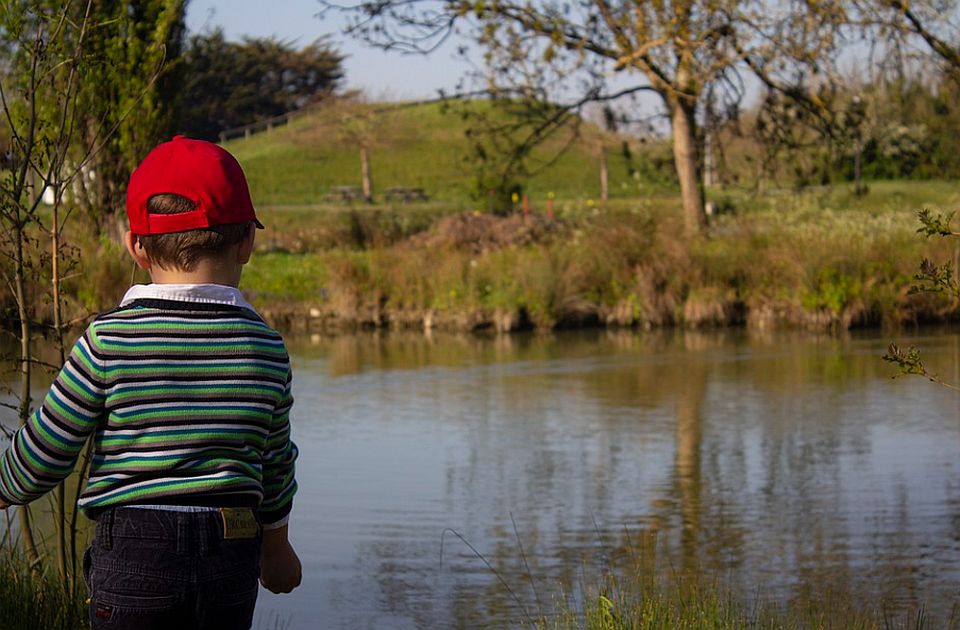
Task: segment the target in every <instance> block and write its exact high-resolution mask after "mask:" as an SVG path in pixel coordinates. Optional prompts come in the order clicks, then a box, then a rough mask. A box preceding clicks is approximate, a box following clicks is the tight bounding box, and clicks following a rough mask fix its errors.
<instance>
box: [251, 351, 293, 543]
mask: <svg viewBox="0 0 960 630" xmlns="http://www.w3.org/2000/svg"><path fill="white" fill-rule="evenodd" d="M292 380H293V376H292V373H291V372H290V371H289V369H288V371H287V383H286V386H285V387H284V390H283V395H282V396H281V398H280V401H279V402H278V403H277V407H276V408H275V409H274V412H273V419H272V424H271V427H270V433H269V435H268V436H267V444H266V447H265V448H264V452H263V503H262V504H261V505H260V521H261V523H263V526H264V528H266V529H271V528H273V527H279V526H281V525H283V524H285V523H286V522H287V518H288V515H289V514H290V510H291V509H292V508H293V495H294V493H296V491H297V482H296V479H295V478H294V462H295V461H296V459H297V446H296V444H294V443H293V441H292V440H291V439H290V409H291V407H293V396H292V395H291V393H290V390H291V383H292Z"/></svg>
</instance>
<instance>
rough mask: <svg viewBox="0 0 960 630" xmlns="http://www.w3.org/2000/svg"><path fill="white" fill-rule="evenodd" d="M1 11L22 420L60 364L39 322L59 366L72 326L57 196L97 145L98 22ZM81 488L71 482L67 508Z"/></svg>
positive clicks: (62, 522) (1, 179)
mask: <svg viewBox="0 0 960 630" xmlns="http://www.w3.org/2000/svg"><path fill="white" fill-rule="evenodd" d="M3 8H4V11H2V12H0V42H2V43H0V47H2V48H3V50H4V51H5V52H6V53H7V56H6V57H5V58H4V66H3V70H2V72H0V105H2V107H0V120H2V121H3V127H4V128H5V129H6V134H5V138H6V142H7V147H6V151H7V159H6V160H5V161H4V164H3V165H2V166H0V228H2V229H0V274H2V276H3V278H4V280H5V281H6V282H5V284H6V286H7V287H9V290H10V293H11V295H12V302H13V303H14V305H15V313H12V314H11V315H13V317H12V318H11V319H14V320H15V321H17V322H18V324H19V325H18V326H17V327H16V329H15V330H13V331H11V332H12V333H13V335H14V336H15V337H16V339H17V341H18V348H17V354H16V356H15V358H14V362H15V364H16V366H17V371H18V373H19V391H18V392H16V393H15V398H16V401H17V404H15V405H10V404H6V403H4V404H3V405H2V406H3V407H4V408H7V409H10V410H12V411H14V412H15V413H16V416H17V419H18V420H19V422H20V423H21V424H22V423H24V422H26V421H27V420H28V418H29V417H30V415H31V413H32V400H31V395H30V393H31V387H32V383H33V375H34V371H35V370H36V369H37V368H38V367H58V366H49V365H45V364H43V363H42V362H41V361H39V360H38V359H37V357H36V356H35V354H34V352H33V341H34V337H35V335H36V332H37V330H38V329H39V328H43V329H44V332H45V333H47V334H48V335H50V336H51V337H52V339H53V340H54V342H55V343H56V345H57V347H58V350H59V358H60V363H61V364H62V363H63V360H64V358H65V346H64V333H65V329H66V328H67V326H68V325H69V324H68V323H67V322H64V320H63V313H62V299H61V292H60V284H61V282H62V279H63V274H64V272H63V266H64V262H66V261H65V259H66V258H67V256H66V255H65V253H64V247H63V242H62V234H63V229H64V225H65V223H66V220H67V218H68V215H69V212H63V210H64V208H63V201H64V193H65V191H67V190H69V189H70V188H71V187H72V186H73V184H74V183H75V182H76V181H77V180H78V178H79V176H80V173H81V171H82V169H83V167H84V162H71V156H75V155H86V156H88V158H89V157H90V156H92V155H94V154H95V152H96V150H95V149H94V148H91V147H86V148H85V149H83V150H81V146H82V136H83V131H84V121H85V116H86V112H85V111H84V110H83V104H84V99H83V90H84V86H83V84H82V80H83V77H84V76H85V73H86V72H87V71H89V70H90V67H89V64H90V63H92V62H93V58H92V57H91V56H90V54H89V53H90V50H91V49H92V48H94V46H93V37H94V32H95V31H96V27H97V22H95V21H94V18H93V15H94V8H95V7H94V1H93V0H86V1H83V2H53V1H50V0H31V1H30V2H18V3H16V4H13V3H7V4H6V5H4V6H3ZM110 135H111V132H110V131H109V130H105V131H102V132H101V133H98V134H97V136H98V137H99V138H107V137H109V136H110ZM45 190H52V191H53V204H52V206H51V207H50V208H49V213H48V212H41V211H40V204H41V199H42V197H43V192H44V191H45ZM44 287H46V289H45V288H44ZM41 296H42V297H41ZM44 298H49V302H50V305H51V311H52V313H51V315H52V323H51V322H49V321H47V322H43V323H41V322H38V321H37V320H38V319H39V317H38V315H39V313H38V310H39V309H38V304H42V303H43V302H45V301H46V300H45V299H44ZM11 393H13V392H11ZM86 461H89V458H87V459H86V460H85V463H86ZM85 463H84V465H85ZM82 475H83V473H82V472H81V476H82ZM80 487H81V485H80V484H77V489H76V494H75V495H74V497H73V498H72V505H75V504H76V499H77V495H78V494H79V492H80ZM54 496H55V500H54V507H55V509H54V525H55V528H56V545H55V551H56V558H57V572H58V574H59V576H60V578H61V580H62V586H63V589H64V592H65V593H66V594H67V595H68V596H69V597H71V598H72V597H76V594H77V593H78V590H79V584H80V583H81V581H80V579H79V574H78V571H77V562H76V560H77V534H78V530H77V512H76V510H75V509H71V508H70V507H69V505H68V502H67V497H66V488H65V485H64V484H60V485H59V486H58V487H57V489H56V491H55V493H54ZM19 516H20V519H21V531H22V534H23V542H24V547H25V553H26V557H27V560H28V561H29V563H30V568H31V570H32V571H33V572H34V573H35V574H37V575H39V574H41V573H42V572H43V566H42V562H43V559H42V557H41V555H40V553H39V547H38V544H37V540H36V538H35V536H34V532H33V524H32V520H31V514H30V510H29V509H28V508H27V507H26V506H24V507H22V508H21V509H20V511H19ZM75 621H77V622H79V620H75Z"/></svg>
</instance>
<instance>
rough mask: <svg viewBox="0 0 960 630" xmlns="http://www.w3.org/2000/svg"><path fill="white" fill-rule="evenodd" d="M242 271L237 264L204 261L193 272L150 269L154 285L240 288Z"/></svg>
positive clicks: (158, 268) (211, 260)
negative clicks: (201, 285) (220, 285)
mask: <svg viewBox="0 0 960 630" xmlns="http://www.w3.org/2000/svg"><path fill="white" fill-rule="evenodd" d="M242 269H243V265H239V264H236V263H234V264H225V263H224V262H223V261H217V260H213V259H202V260H200V261H199V263H198V264H197V267H196V268H195V269H193V270H192V271H184V270H183V269H163V268H161V267H157V266H153V267H150V280H151V281H152V282H153V283H154V284H222V285H226V286H230V287H238V286H240V272H241V271H242Z"/></svg>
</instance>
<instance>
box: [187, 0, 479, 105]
mask: <svg viewBox="0 0 960 630" xmlns="http://www.w3.org/2000/svg"><path fill="white" fill-rule="evenodd" d="M319 11H320V3H319V2H318V1H317V0H273V1H272V2H264V1H263V0H190V2H189V3H188V4H187V28H189V29H190V31H191V32H195V33H196V32H202V31H204V30H206V29H210V28H214V27H217V26H219V27H222V28H223V30H224V32H225V33H226V36H227V39H240V38H241V37H242V36H244V35H251V36H255V37H266V36H270V35H274V36H276V37H278V38H280V39H284V40H292V41H294V42H296V43H297V44H300V45H306V44H308V43H310V42H312V41H313V40H314V39H316V38H318V37H321V36H324V35H326V36H328V37H329V41H330V42H331V43H332V44H333V46H334V48H336V49H337V50H339V51H340V53H342V54H345V55H346V56H347V58H346V60H345V61H344V70H345V72H346V87H347V88H356V89H362V90H363V91H364V92H365V93H366V94H367V96H368V97H370V98H371V99H373V100H377V101H381V100H406V99H423V98H433V97H436V96H437V94H438V90H441V89H442V90H444V91H446V92H448V93H450V92H453V91H455V88H456V85H457V82H458V80H459V79H460V77H461V76H462V75H463V74H464V73H465V72H467V71H469V66H468V65H467V64H466V63H465V62H463V61H461V60H458V59H456V58H455V48H456V46H455V44H454V43H453V42H447V43H446V44H445V45H444V46H443V47H442V48H440V49H439V50H437V51H435V52H434V53H432V54H431V55H429V56H422V55H400V54H399V53H396V52H391V53H385V52H383V51H380V50H375V49H372V48H370V47H368V46H365V45H364V44H361V43H359V42H357V41H354V40H352V39H351V38H349V37H347V36H346V35H343V34H342V33H341V29H342V27H343V20H342V19H341V18H338V17H335V16H332V17H326V18H323V19H321V18H320V17H318V16H317V13H318V12H319Z"/></svg>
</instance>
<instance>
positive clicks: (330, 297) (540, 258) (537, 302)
mask: <svg viewBox="0 0 960 630" xmlns="http://www.w3.org/2000/svg"><path fill="white" fill-rule="evenodd" d="M954 202H955V194H954V193H953V192H952V188H951V187H950V186H948V185H946V184H942V183H936V182H934V183H925V184H917V183H889V184H885V183H881V184H875V185H874V190H873V192H871V194H870V195H868V196H866V197H854V196H852V195H849V194H848V193H847V192H846V191H845V190H843V189H837V190H834V191H826V192H823V191H817V192H811V193H806V194H776V193H775V194H768V195H764V196H749V195H746V194H744V193H738V194H733V193H727V194H726V195H725V196H722V197H721V199H720V202H719V203H718V205H720V206H721V209H722V210H724V213H723V214H720V215H718V216H716V217H715V218H714V219H713V220H712V222H711V226H710V229H709V232H708V235H707V236H706V237H705V238H701V239H693V240H691V239H687V238H685V237H684V236H683V234H682V231H681V227H680V225H679V223H678V221H677V216H678V214H679V212H678V207H677V205H678V202H677V200H675V199H673V198H658V199H639V200H621V201H617V202H615V203H611V204H609V205H608V207H606V208H604V209H601V208H599V207H597V206H595V205H591V204H587V203H582V204H570V205H567V206H562V207H558V208H557V210H556V218H555V219H553V220H550V219H547V218H546V217H545V216H544V215H543V214H541V213H535V214H531V215H530V216H523V215H522V214H516V215H513V216H508V217H502V218H499V217H494V216H490V215H486V214H476V213H461V214H455V215H443V214H435V215H431V216H428V215H426V214H421V215H403V214H398V213H391V212H390V211H386V210H383V211H377V210H371V211H367V212H365V213H359V212H354V213H337V214H330V213H317V212H313V213H312V214H311V213H309V211H290V210H285V209H272V210H267V211H265V212H264V214H265V221H266V222H267V223H268V224H269V225H271V226H274V225H279V226H281V227H279V229H276V230H268V231H266V232H264V234H263V235H262V236H264V237H266V238H264V239H262V241H263V244H262V247H261V251H259V252H258V254H257V257H256V258H255V260H254V263H253V264H252V265H251V266H250V267H249V270H248V271H247V272H246V275H245V277H244V283H243V287H244V289H245V290H246V291H247V292H248V293H249V294H250V296H251V298H252V299H253V301H254V302H255V303H256V304H258V305H259V306H261V307H262V308H263V309H264V310H265V311H266V312H267V313H268V314H270V315H271V316H272V317H274V318H276V319H279V320H283V321H285V322H287V324H288V325H291V326H302V327H314V328H319V327H327V328H330V327H333V328H340V327H356V326H361V327H362V326H392V327H400V328H403V327H412V328H439V329H457V330H476V329H494V330H498V331H509V330H516V329H521V328H536V329H545V330H549V329H555V328H563V327H574V326H584V325H607V326H632V327H640V328H649V327H655V326H669V325H678V326H687V327H703V326H722V325H731V324H734V325H739V324H746V325H749V326H756V327H777V326H785V327H795V328H811V329H828V328H834V329H846V328H850V327H854V326H873V325H898V324H902V323H905V322H920V321H935V320H942V319H945V318H949V317H951V316H952V315H953V314H954V313H955V312H956V305H954V304H951V303H949V302H948V301H946V300H944V299H942V298H940V297H938V296H932V295H923V294H920V295H912V294H910V292H909V287H910V285H911V284H912V282H913V280H912V276H913V275H914V273H915V272H916V270H917V265H918V263H919V261H920V260H922V259H923V258H924V257H929V258H932V259H935V260H938V261H941V262H944V261H948V260H951V259H954V258H955V257H956V256H957V252H956V251H955V249H954V247H955V245H954V244H952V243H949V242H946V241H938V240H925V239H923V238H922V237H921V236H919V235H918V234H917V233H916V228H917V226H918V224H917V221H916V217H915V213H914V212H915V209H917V208H919V207H924V206H930V207H935V208H948V207H950V206H951V204H952V203H954ZM417 216H420V217H427V218H425V219H424V218H420V219H418V218H417ZM337 234H339V236H337Z"/></svg>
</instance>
